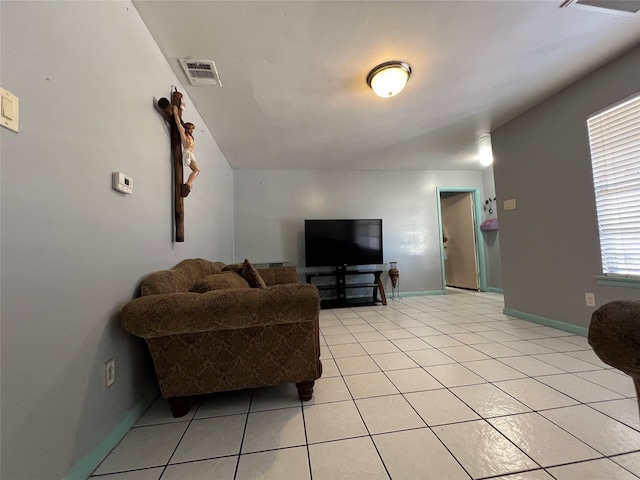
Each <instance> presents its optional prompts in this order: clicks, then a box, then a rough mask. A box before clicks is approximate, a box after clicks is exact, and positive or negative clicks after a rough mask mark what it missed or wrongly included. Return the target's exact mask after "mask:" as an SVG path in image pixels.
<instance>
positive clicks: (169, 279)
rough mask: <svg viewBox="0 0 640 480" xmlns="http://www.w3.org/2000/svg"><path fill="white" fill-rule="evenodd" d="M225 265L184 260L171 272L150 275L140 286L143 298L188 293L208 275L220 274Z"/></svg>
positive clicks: (197, 260) (165, 271) (197, 259)
mask: <svg viewBox="0 0 640 480" xmlns="http://www.w3.org/2000/svg"><path fill="white" fill-rule="evenodd" d="M223 267H224V263H221V262H211V261H209V260H205V259H203V258H191V259H187V260H183V261H182V262H180V263H179V264H178V265H176V266H175V267H173V268H172V269H171V270H162V271H160V272H155V273H152V274H151V275H149V276H148V277H147V278H146V279H144V280H143V281H142V284H141V285H140V293H141V295H142V296H146V295H159V294H165V293H177V292H188V291H189V289H190V288H191V286H192V285H193V284H194V282H195V281H196V280H198V279H199V278H202V277H204V276H206V275H212V274H214V273H220V271H221V270H222V268H223Z"/></svg>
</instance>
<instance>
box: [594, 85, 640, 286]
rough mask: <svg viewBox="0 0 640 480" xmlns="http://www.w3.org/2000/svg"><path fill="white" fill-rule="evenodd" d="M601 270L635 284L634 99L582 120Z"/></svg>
mask: <svg viewBox="0 0 640 480" xmlns="http://www.w3.org/2000/svg"><path fill="white" fill-rule="evenodd" d="M587 127H588V130H589V144H590V148H591V163H592V166H593V183H594V187H595V195H596V209H597V212H598V230H599V234H600V250H601V255H602V271H603V273H604V274H605V275H606V276H607V277H609V276H617V277H622V278H629V279H633V280H636V279H637V280H640V95H635V96H633V97H632V98H630V99H626V100H623V101H622V102H620V103H618V104H616V105H614V106H613V107H610V108H608V109H607V110H605V111H603V112H600V113H597V114H594V115H593V116H591V117H589V118H588V119H587Z"/></svg>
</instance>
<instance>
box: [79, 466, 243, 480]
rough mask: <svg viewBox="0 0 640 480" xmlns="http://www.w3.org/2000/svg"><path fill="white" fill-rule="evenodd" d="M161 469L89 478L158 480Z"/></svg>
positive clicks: (100, 479)
mask: <svg viewBox="0 0 640 480" xmlns="http://www.w3.org/2000/svg"><path fill="white" fill-rule="evenodd" d="M163 470H164V467H160V468H147V469H145V470H131V471H129V472H122V473H111V474H109V475H100V476H97V477H89V478H90V479H93V480H158V479H159V478H160V475H162V471H163ZM231 478H233V477H231Z"/></svg>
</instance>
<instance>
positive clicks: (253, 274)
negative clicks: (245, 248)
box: [242, 258, 267, 288]
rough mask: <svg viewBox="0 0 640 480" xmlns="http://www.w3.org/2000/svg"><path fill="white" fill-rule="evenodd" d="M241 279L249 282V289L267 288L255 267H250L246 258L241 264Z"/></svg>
mask: <svg viewBox="0 0 640 480" xmlns="http://www.w3.org/2000/svg"><path fill="white" fill-rule="evenodd" d="M242 278H244V279H245V280H246V281H247V282H249V286H250V287H251V288H267V284H266V283H264V280H263V279H262V277H261V276H260V274H259V273H258V270H256V267H254V266H253V265H251V262H249V260H247V259H246V258H245V259H244V263H243V264H242Z"/></svg>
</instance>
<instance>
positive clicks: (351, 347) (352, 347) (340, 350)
mask: <svg viewBox="0 0 640 480" xmlns="http://www.w3.org/2000/svg"><path fill="white" fill-rule="evenodd" d="M329 350H331V355H333V358H334V359H335V358H345V357H357V356H361V355H366V354H367V352H366V351H365V350H364V348H362V347H361V346H360V344H359V343H345V344H344V345H331V346H330V347H329Z"/></svg>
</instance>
